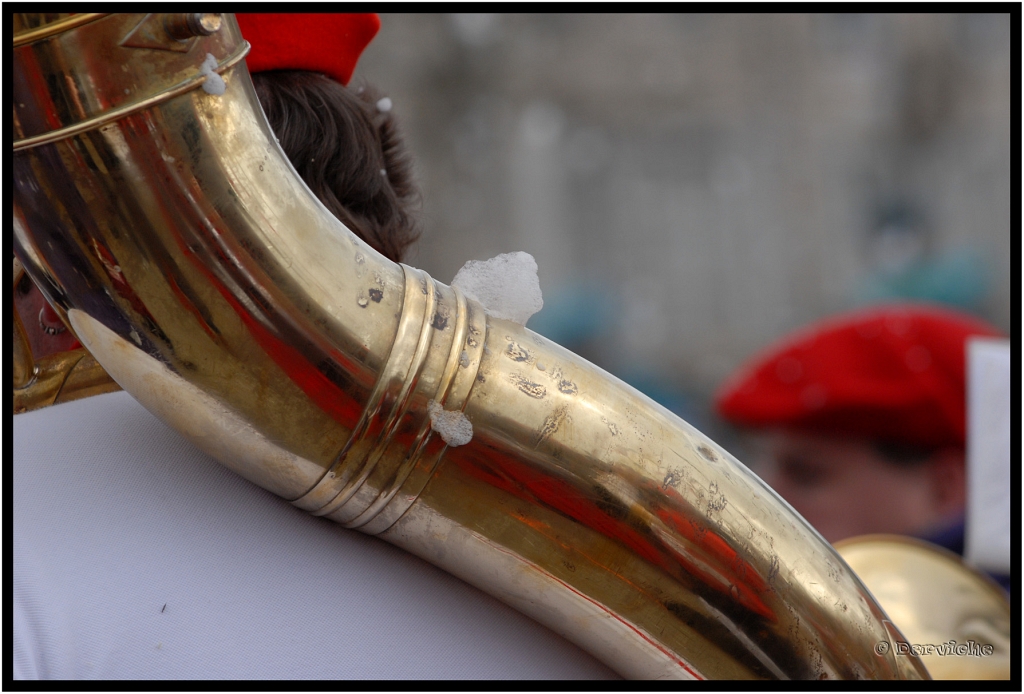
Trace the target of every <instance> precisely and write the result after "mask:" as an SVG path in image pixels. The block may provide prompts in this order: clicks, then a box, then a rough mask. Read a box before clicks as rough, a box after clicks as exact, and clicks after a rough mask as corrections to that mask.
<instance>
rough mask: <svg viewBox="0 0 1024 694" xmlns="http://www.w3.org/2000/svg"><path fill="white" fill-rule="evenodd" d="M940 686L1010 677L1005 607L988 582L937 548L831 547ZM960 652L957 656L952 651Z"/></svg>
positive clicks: (867, 538)
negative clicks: (956, 681)
mask: <svg viewBox="0 0 1024 694" xmlns="http://www.w3.org/2000/svg"><path fill="white" fill-rule="evenodd" d="M836 550H837V551H838V552H839V553H840V554H841V555H842V556H843V559H845V560H846V562H847V563H848V564H849V565H850V567H851V568H853V569H854V571H856V572H857V574H858V575H859V576H860V577H861V580H863V581H864V583H865V585H867V587H868V588H869V589H870V590H871V592H872V594H873V595H874V596H875V598H876V599H877V600H878V602H879V604H881V605H882V607H883V608H885V611H886V612H887V613H888V614H889V616H890V617H891V618H892V620H893V621H894V622H895V623H896V624H897V625H898V626H899V628H900V631H902V632H903V634H904V636H906V641H905V642H904V643H905V644H907V645H897V644H896V643H892V644H890V647H891V648H892V649H893V650H907V649H909V648H911V647H917V650H918V652H919V653H920V655H921V659H922V660H923V661H924V663H925V665H926V666H927V667H928V671H929V673H930V674H931V676H932V677H934V678H935V679H938V680H948V679H959V680H965V679H966V680H979V679H1009V678H1010V655H1011V653H1012V651H1011V649H1010V603H1009V601H1008V600H1007V599H1006V594H1005V593H1004V592H1003V590H1002V588H1000V587H999V585H998V584H996V583H995V582H994V581H992V579H990V578H989V577H988V576H985V575H984V574H982V573H979V572H978V571H975V570H974V569H972V568H970V567H969V566H967V565H966V564H964V562H963V560H962V559H960V557H958V556H956V555H955V554H953V553H952V552H948V551H946V550H944V549H942V548H941V547H936V546H935V545H932V544H929V543H927V542H922V541H920V540H915V539H913V538H907V537H900V536H897V535H864V536H861V537H855V538H850V539H848V540H843V541H842V542H839V543H837V544H836ZM958 649H959V650H958Z"/></svg>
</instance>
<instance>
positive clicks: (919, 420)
mask: <svg viewBox="0 0 1024 694" xmlns="http://www.w3.org/2000/svg"><path fill="white" fill-rule="evenodd" d="M976 335H978V336H1001V334H1000V332H999V331H998V330H996V329H995V328H994V327H992V326H990V325H988V324H986V323H984V322H982V321H981V320H979V319H977V318H974V317H972V316H968V315H966V314H962V313H958V312H955V311H952V310H949V309H945V308H939V307H935V306H929V305H925V304H894V305H886V306H878V307H873V308H868V309H862V310H858V311H854V312H851V313H846V314H843V315H839V316H835V317H831V318H827V319H825V320H822V321H820V322H818V323H814V324H812V325H809V326H807V327H805V328H803V329H801V330H798V331H797V332H795V333H793V334H791V335H788V336H786V337H784V338H782V339H781V340H780V341H778V342H777V343H775V344H773V345H771V346H770V347H768V348H767V349H765V350H764V351H763V352H761V353H760V354H758V355H756V356H754V357H753V358H752V359H750V360H749V361H748V362H747V363H746V364H744V365H743V366H741V367H740V369H738V371H737V372H736V373H735V374H734V375H733V376H732V377H731V378H729V379H728V380H727V381H726V382H725V383H724V384H723V385H722V386H721V388H720V389H719V391H718V393H717V394H716V397H715V406H716V409H717V411H718V413H719V414H720V416H722V417H723V418H724V419H726V420H727V421H729V422H731V423H732V424H734V425H737V426H739V427H742V428H744V429H748V430H753V431H756V432H757V433H758V434H759V439H760V444H761V446H762V451H761V454H760V455H759V456H757V457H755V460H754V466H755V469H756V471H757V473H758V474H759V475H760V476H761V477H762V479H764V481H765V482H766V483H768V484H769V485H770V486H771V487H772V488H773V489H775V491H776V492H778V493H779V495H780V496H782V497H783V498H784V499H786V500H787V501H788V502H789V503H790V504H791V505H792V506H793V507H794V508H795V509H796V510H797V511H798V512H799V513H800V514H801V515H802V516H803V517H804V518H805V519H806V520H807V521H808V522H809V523H810V524H811V525H813V526H814V527H815V528H816V529H817V530H818V531H819V532H820V533H821V534H822V535H823V536H824V537H825V539H826V540H828V541H830V542H836V541H838V540H842V539H844V538H848V537H852V536H856V535H863V534H868V533H894V534H900V535H912V536H917V537H921V538H923V539H926V540H930V541H932V542H934V543H935V544H938V545H941V546H943V547H946V548H947V549H950V550H952V551H954V552H957V553H958V554H962V553H963V537H964V506H965V500H966V493H965V486H966V471H965V437H966V387H965V374H966V363H965V360H966V354H965V348H966V342H967V339H968V338H969V337H972V336H976Z"/></svg>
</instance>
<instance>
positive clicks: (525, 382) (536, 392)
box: [509, 374, 548, 400]
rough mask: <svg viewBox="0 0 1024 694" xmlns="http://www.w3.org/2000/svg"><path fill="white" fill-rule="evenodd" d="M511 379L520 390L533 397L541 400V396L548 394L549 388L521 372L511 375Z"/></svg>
mask: <svg viewBox="0 0 1024 694" xmlns="http://www.w3.org/2000/svg"><path fill="white" fill-rule="evenodd" d="M509 380H510V381H512V384H513V385H514V386H516V387H517V388H518V389H519V390H521V391H522V392H524V393H526V394H527V395H529V396H530V397H531V398H536V399H538V400H540V399H541V398H543V397H544V396H545V395H547V394H548V391H547V388H545V387H544V386H542V385H541V384H539V383H534V382H533V381H531V380H530V379H528V378H526V377H525V376H523V375H521V374H512V375H511V376H509Z"/></svg>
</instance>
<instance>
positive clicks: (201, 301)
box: [12, 15, 927, 679]
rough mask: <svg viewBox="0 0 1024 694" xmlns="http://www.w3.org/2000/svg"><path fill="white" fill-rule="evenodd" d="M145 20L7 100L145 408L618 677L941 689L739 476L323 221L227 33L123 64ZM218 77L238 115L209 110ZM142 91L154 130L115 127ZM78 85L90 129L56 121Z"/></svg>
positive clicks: (21, 180) (793, 524)
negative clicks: (456, 437) (31, 142)
mask: <svg viewBox="0 0 1024 694" xmlns="http://www.w3.org/2000/svg"><path fill="white" fill-rule="evenodd" d="M140 19H141V16H140V15H126V16H120V15H113V16H110V17H105V18H103V19H102V20H99V21H95V22H91V23H89V24H87V25H83V26H81V27H78V28H76V29H74V30H72V31H69V32H66V33H62V34H59V35H56V36H54V37H53V38H51V39H50V40H48V41H45V42H38V43H34V44H29V45H26V46H23V47H18V48H17V49H16V50H15V51H14V60H13V64H14V73H15V76H14V79H13V80H12V84H13V86H14V91H15V101H16V102H19V101H20V102H24V103H25V104H26V107H25V108H24V109H23V110H22V112H21V114H20V117H21V123H22V128H23V130H24V133H25V137H26V138H47V139H44V140H37V146H34V147H31V148H24V147H19V146H18V145H19V143H17V142H16V143H15V146H14V149H15V154H14V156H13V169H14V190H15V194H14V201H15V209H14V237H15V250H16V253H17V255H18V257H19V258H21V259H22V260H23V262H25V264H26V268H27V271H28V272H29V274H30V275H31V276H32V277H33V279H35V280H36V282H37V283H38V284H39V285H40V287H42V288H43V290H44V291H45V292H46V293H47V297H48V298H49V299H50V300H51V302H53V303H55V304H56V305H58V306H59V307H60V308H61V309H63V310H64V311H65V312H66V315H67V318H68V322H69V324H70V326H71V328H72V329H73V330H74V331H75V334H76V335H77V336H78V337H79V339H80V340H81V341H82V343H83V344H84V345H85V346H86V347H87V348H88V349H89V352H90V353H91V354H93V355H95V357H96V359H97V360H98V361H99V363H101V364H102V365H103V366H104V367H105V368H106V369H107V370H108V372H109V373H110V374H111V375H112V376H113V377H114V378H115V380H117V382H118V383H120V384H121V385H122V386H123V387H124V388H125V389H126V390H127V391H128V392H130V393H131V394H132V395H133V396H134V397H135V398H137V399H138V400H139V401H140V402H141V403H142V404H143V405H145V406H146V407H147V408H149V409H150V410H151V411H152V412H154V413H155V414H156V415H157V416H159V417H161V418H162V419H163V420H164V421H165V422H167V423H168V424H170V425H171V426H173V427H175V428H176V429H177V430H178V431H180V432H181V433H182V434H183V435H184V436H186V437H188V438H189V439H191V440H192V441H193V442H195V443H196V445H198V446H199V447H201V448H202V449H203V450H205V451H207V452H208V453H210V454H211V455H213V456H214V457H216V458H218V459H219V460H220V461H221V462H223V463H224V464H225V465H227V466H229V467H230V468H231V469H233V470H236V471H237V472H238V473H239V474H241V475H243V476H245V477H247V478H248V479H250V480H252V481H254V482H256V483H257V484H260V485H261V486H263V487H265V488H266V489H269V490H271V491H273V492H275V493H277V494H279V495H281V496H283V497H285V498H287V499H290V500H292V501H293V502H294V503H295V504H296V505H298V506H300V507H302V508H304V509H306V510H308V511H310V512H312V513H315V514H319V515H324V516H326V517H328V518H331V519H332V520H336V521H338V522H340V523H343V524H345V525H348V526H350V527H357V528H359V529H360V530H361V531H363V532H366V533H370V534H374V535H377V536H379V537H381V538H383V539H385V540H387V541H389V542H392V543H395V544H397V545H399V546H401V547H404V548H406V549H408V550H409V551H411V552H414V553H416V554H418V555H419V556H421V557H424V558H426V559H427V560H429V561H431V562H433V563H435V564H436V565H438V566H440V567H442V568H444V569H446V570H448V571H450V572H452V573H453V574H455V575H456V576H459V577H461V578H463V579H465V580H466V581H468V582H470V583H472V584H473V585H476V586H478V587H480V588H481V589H483V590H485V591H487V592H489V593H491V594H492V595H495V596H497V597H498V598H500V599H501V600H504V601H505V602H507V603H508V604H510V605H512V606H514V607H516V608H518V609H520V610H522V611H523V612H525V613H526V614H528V615H530V616H532V617H534V618H536V619H537V620H539V621H540V622H542V623H544V624H546V625H547V626H549V627H550V628H552V629H554V630H555V631H557V632H559V633H562V634H564V635H565V636H567V637H568V638H569V639H571V640H573V641H575V642H576V643H577V644H579V645H580V646H582V647H583V648H584V649H586V650H588V651H590V652H591V653H593V654H594V655H595V656H597V657H598V658H599V659H601V660H603V661H604V662H606V663H608V664H609V665H610V666H611V667H612V668H614V669H615V670H616V671H618V672H619V673H621V674H623V675H626V676H630V677H639V678H737V679H744V678H801V679H834V678H878V679H885V678H926V677H927V673H926V672H925V671H924V669H923V667H922V666H921V664H920V661H919V660H918V659H916V658H914V657H907V658H897V657H896V656H895V655H893V654H880V653H878V652H876V650H875V645H876V644H877V643H878V641H879V640H882V639H885V638H888V636H889V634H890V632H891V631H892V628H891V627H890V626H889V625H888V621H887V620H886V619H885V615H884V613H883V612H882V610H881V608H880V607H879V606H878V604H877V603H876V602H875V601H874V600H873V599H872V597H871V596H870V594H869V593H868V592H867V590H866V589H865V588H864V586H863V585H862V584H861V582H860V581H859V579H858V578H857V577H856V575H855V574H854V573H853V572H852V571H850V569H849V568H848V567H847V566H846V564H845V563H844V562H843V560H842V559H841V558H840V557H839V555H838V554H836V552H835V551H834V550H833V549H832V547H831V546H830V545H829V544H828V543H826V542H825V541H824V540H823V539H822V538H821V537H820V536H819V535H818V534H817V533H816V532H815V531H814V530H812V529H811V528H810V527H809V526H808V525H807V524H806V523H805V522H804V521H803V520H802V519H801V518H800V517H799V516H797V515H796V514H795V513H794V512H793V511H792V509H790V508H789V506H788V505H787V504H785V503H784V502H783V501H781V500H780V499H779V498H778V497H777V496H776V495H775V494H774V493H773V492H772V491H771V490H770V489H769V488H768V487H766V486H765V485H764V484H763V483H762V482H761V481H760V480H759V479H758V478H756V477H755V476H754V475H752V474H751V473H750V472H749V471H748V470H747V469H746V468H745V467H744V466H743V465H741V464H740V463H739V462H737V461H736V460H735V459H734V458H733V457H732V456H730V455H729V454H728V453H727V452H726V451H724V450H723V449H721V448H720V447H718V446H717V445H715V444H714V443H713V442H712V441H710V440H708V439H707V438H706V437H704V436H703V435H702V434H700V433H699V432H698V431H696V430H695V429H694V428H693V427H691V426H689V425H688V424H686V423H685V422H683V421H682V420H680V419H679V418H678V417H676V416H675V415H673V414H671V413H670V412H668V411H667V410H665V409H664V408H662V407H660V406H658V405H657V404H655V403H654V402H652V401H651V400H649V399H648V398H646V397H645V396H643V395H641V394H640V393H638V392H637V391H635V390H634V389H632V388H630V387H629V386H627V385H625V384H624V383H622V382H621V381H619V380H618V379H616V378H614V377H612V376H610V375H609V374H607V373H605V372H603V371H601V370H600V369H598V368H597V367H595V366H593V365H592V364H590V363H588V362H586V361H584V360H583V359H580V358H579V357H577V356H576V355H574V354H572V353H571V352H569V351H567V350H565V349H563V348H561V347H559V346H558V345H556V344H554V343H552V342H550V341H549V340H546V339H544V338H543V337H541V336H539V335H536V334H535V333H533V332H531V331H529V330H527V329H525V328H523V327H522V326H519V325H516V324H514V323H510V322H508V321H505V320H500V319H497V318H494V317H493V316H489V315H487V313H486V312H485V311H484V309H483V307H482V306H481V305H480V304H479V303H477V302H476V301H472V300H467V299H466V297H465V296H463V295H462V294H461V293H460V292H459V291H457V290H455V289H453V288H451V287H448V286H446V285H444V284H442V283H440V282H437V281H435V280H433V279H432V278H430V277H429V276H428V275H427V274H426V273H424V272H422V271H420V270H416V269H414V268H410V267H407V266H404V265H399V264H396V263H392V262H390V261H388V260H386V259H385V258H383V257H382V256H380V255H378V254H377V253H375V252H374V251H373V250H372V249H370V248H369V247H368V246H367V245H366V244H364V243H363V242H362V241H360V240H359V239H357V238H356V237H355V235H353V234H352V233H350V232H349V231H348V230H347V229H346V228H345V227H344V226H342V225H341V224H340V223H339V222H338V221H337V220H336V219H335V218H334V217H332V216H331V215H330V214H329V213H327V211H326V210H325V208H324V207H323V206H322V205H321V204H320V203H319V202H318V201H317V200H316V199H315V198H314V197H313V196H312V195H311V194H310V192H309V190H308V189H307V188H306V186H305V185H304V184H303V183H302V182H301V180H300V179H298V177H297V176H296V175H295V172H294V169H293V168H292V166H291V164H290V163H289V162H288V160H287V158H286V157H285V155H284V153H283V152H282V151H281V149H280V148H279V147H278V145H277V143H276V140H275V138H274V136H273V133H272V132H271V131H270V128H269V126H268V125H267V122H266V120H265V119H264V117H263V113H262V110H261V108H260V106H259V103H258V101H257V99H256V95H255V93H254V91H253V87H252V82H251V80H250V79H249V75H248V72H247V70H246V68H245V65H244V64H243V63H241V62H239V63H237V64H235V65H233V66H230V67H227V68H226V69H225V67H224V66H225V65H228V64H229V63H230V61H231V60H232V59H233V57H234V56H238V55H239V54H240V53H241V52H243V51H244V50H245V43H244V41H243V40H242V37H241V35H240V33H239V30H238V26H237V24H236V22H235V21H234V17H233V16H231V15H224V16H223V17H222V26H221V29H220V31H218V32H215V33H214V34H211V35H209V36H201V37H197V38H196V39H195V41H194V42H193V45H192V47H191V48H190V50H189V51H188V52H187V53H177V52H172V51H138V50H135V49H128V48H124V47H122V46H119V41H120V39H121V38H122V37H123V36H125V34H126V33H127V32H128V31H129V30H130V29H131V28H132V27H134V26H136V25H137V24H138V23H139V21H140ZM83 50H91V51H92V53H90V54H89V55H88V56H83V55H82V54H81V51H83ZM129 52H130V53H131V55H132V57H131V58H130V59H129V58H128V53H129ZM207 53H209V54H212V55H213V56H214V57H215V58H216V59H217V60H218V61H219V62H220V64H221V67H222V73H221V74H222V76H223V78H224V80H225V82H226V85H227V89H226V91H225V92H224V93H223V94H221V95H211V94H207V93H206V92H205V91H203V90H202V89H198V88H195V87H198V86H199V80H198V79H197V75H198V72H199V65H200V63H201V62H202V57H203V56H205V55H206V54H207ZM86 58H88V59H86ZM52 70H64V71H66V74H61V75H59V76H55V75H53V74H52V72H50V71H52ZM52 77H59V78H57V79H51V78H52ZM65 77H66V79H64V78H65ZM125 83H131V84H133V85H136V87H137V90H138V94H136V95H134V96H133V97H132V102H133V103H135V104H143V103H144V104H146V107H145V108H144V109H140V108H134V109H132V110H130V111H122V112H119V113H118V115H117V117H116V118H109V117H107V116H106V115H104V114H107V113H108V112H109V111H110V109H116V108H118V107H119V106H121V103H123V102H119V101H117V100H116V99H114V98H113V97H114V96H115V95H116V94H117V93H118V92H119V91H120V90H121V89H122V85H123V84H125ZM68 85H74V86H75V88H76V89H77V90H78V94H77V98H78V99H79V101H80V102H81V103H82V104H84V105H85V106H84V109H83V111H82V112H81V113H78V112H76V111H74V110H73V109H70V108H63V107H60V106H58V107H57V108H55V109H50V111H49V113H50V114H51V115H50V116H48V117H47V118H48V120H47V119H44V118H43V116H42V114H43V113H44V112H46V109H47V108H48V104H49V103H53V104H58V105H60V104H69V103H71V101H72V100H71V99H70V97H69V95H68V94H67V93H66V90H67V89H69V88H70V87H69V86H68ZM182 85H190V87H189V88H188V89H187V90H184V91H182ZM105 95H109V96H110V100H109V101H105V100H104V96H105ZM105 103H106V104H108V107H106V110H104V108H93V106H92V105H95V104H105ZM53 114H56V115H53ZM90 119H91V120H90ZM86 122H87V123H88V126H87V127H82V128H78V129H76V128H77V126H78V125H80V124H82V123H86ZM97 123H102V125H99V126H97V125H96V124H97ZM55 133H59V135H55ZM371 291H372V292H374V293H373V294H372V296H373V297H374V300H373V301H367V300H366V298H365V297H366V296H367V295H370V292H371ZM378 297H379V300H378ZM438 317H441V319H439V318H438ZM445 317H446V318H447V319H446V320H444V318H445ZM509 345H518V346H520V348H521V349H525V350H528V351H529V352H530V354H531V355H533V356H534V357H535V359H534V360H533V361H517V360H516V359H514V358H513V357H510V354H511V352H510V350H509ZM538 363H543V364H544V365H545V368H544V370H543V371H542V370H540V369H538V368H537V364H538ZM527 386H528V387H527ZM431 401H435V402H438V403H440V404H441V405H442V406H443V407H444V409H446V410H449V411H462V412H463V413H464V414H465V415H466V416H467V417H468V418H469V420H470V421H471V422H472V425H473V432H474V434H473V439H472V441H470V442H469V443H468V444H466V445H463V446H459V447H455V448H449V447H446V446H445V444H444V442H443V441H442V440H441V438H440V437H439V436H438V435H437V434H436V433H435V432H434V431H433V430H432V429H431V425H430V418H429V416H428V405H429V404H430V402H431ZM296 571H300V572H301V567H296ZM340 588H342V587H341V586H339V589H340ZM339 626H341V628H344V625H339Z"/></svg>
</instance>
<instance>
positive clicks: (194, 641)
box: [13, 393, 616, 679]
mask: <svg viewBox="0 0 1024 694" xmlns="http://www.w3.org/2000/svg"><path fill="white" fill-rule="evenodd" d="M13 479H14V522H13V526H14V539H13V547H14V591H13V592H14V677H15V679H31V678H45V679H93V678H98V679H122V678H128V679H161V678H175V679H192V678H202V679H207V678H209V679H221V678H232V679H235V678H237V679H243V678H259V679H292V678H296V679H297V678H304V679H305V678H317V679H335V678H358V679H378V678H486V679H493V678H538V679H540V678H585V679H606V678H614V677H616V675H615V674H614V673H613V672H612V671H611V670H609V669H608V668H606V667H605V666H604V665H602V664H600V663H598V662H597V661H596V660H594V659H593V658H592V657H591V656H589V655H588V654H586V653H585V652H583V651H582V650H580V649H579V648H577V647H576V646H575V645H573V644H571V643H569V642H568V641H566V640H565V639H563V638H562V637H560V636H558V635H556V634H554V633H553V632H551V631H549V630H548V629H546V628H545V627H542V626H541V625H539V624H537V623H536V622H534V621H532V620H531V619H529V618H527V617H525V616H523V615H521V614H519V613H518V612H516V611H514V610H513V609H511V608H509V607H507V606H506V605H504V604H503V603H500V602H498V601H497V600H496V599H494V598H491V597H490V596H488V595H486V594H484V593H482V592H480V591H479V590H477V589H475V588H473V587H471V586H469V585H467V584H466V583H464V582H462V581H460V580H459V579H457V578H454V577H452V576H450V575H449V574H447V573H445V572H443V571H442V570H440V569H438V568H436V567H434V566H432V565H430V564H428V563H426V562H424V561H422V560H421V559H418V558H417V557H414V556H412V555H410V554H407V553H405V552H404V551H402V550H400V549H397V548H395V547H393V546H391V545H389V544H387V543H385V542H383V541H382V540H379V539H377V538H374V537H369V536H366V535H362V534H360V533H358V532H355V531H351V530H346V529H345V528H342V527H341V526H339V525H337V524H335V523H333V522H331V521H328V520H325V519H322V518H314V517H312V516H309V515H307V514H306V513H305V512H303V511H301V510H299V509H297V508H295V507H293V506H291V505H290V504H289V503H287V502H286V501H284V500H282V499H279V498H277V497H275V496H274V495H272V494H270V493H269V492H266V491H264V490H263V489H260V488H259V487H257V486H255V485H253V484H252V483H250V482H248V481H246V480H244V479H242V478H240V477H238V476H236V475H235V474H234V473H232V472H230V471H229V470H227V469H225V468H223V467H222V466H221V465H220V464H219V463H217V462H216V461H215V460H213V459H212V458H209V457H207V456H206V455H204V454H203V453H201V452H200V451H199V450H198V449H196V448H195V447H194V446H193V445H192V444H191V443H189V442H188V441H186V440H185V439H183V438H181V437H180V436H179V435H178V434H176V433H175V432H174V431H172V430H170V429H169V428H167V427H166V426H165V425H164V424H162V423H161V422H160V421H158V420H157V419H156V418H155V417H153V416H152V415H150V414H149V413H148V412H147V411H146V410H145V409H143V408H142V406H141V405H139V404H138V403H136V402H135V400H133V399H132V398H131V396H129V395H128V394H127V393H111V394H108V395H101V396H95V397H91V398H87V399H85V400H80V401H77V402H72V403H68V404H65V405H57V406H54V407H49V408H46V409H43V410H39V411H36V412H30V413H26V414H21V415H17V416H15V417H14V475H13Z"/></svg>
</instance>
